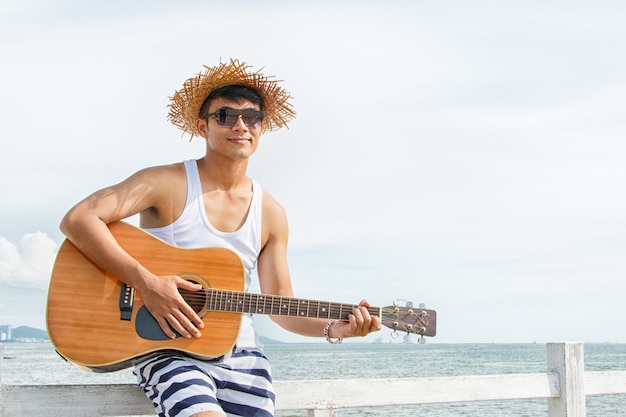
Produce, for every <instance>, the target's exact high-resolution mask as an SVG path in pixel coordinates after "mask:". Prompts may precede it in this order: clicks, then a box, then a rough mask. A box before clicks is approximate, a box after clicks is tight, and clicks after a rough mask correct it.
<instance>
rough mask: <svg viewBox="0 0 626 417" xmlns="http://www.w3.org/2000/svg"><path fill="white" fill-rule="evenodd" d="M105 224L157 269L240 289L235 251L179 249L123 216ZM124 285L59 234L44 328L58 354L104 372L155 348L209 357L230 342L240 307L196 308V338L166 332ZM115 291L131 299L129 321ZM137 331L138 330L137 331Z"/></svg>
mask: <svg viewBox="0 0 626 417" xmlns="http://www.w3.org/2000/svg"><path fill="white" fill-rule="evenodd" d="M109 228H110V229H111V232H112V233H113V235H114V236H115V238H116V239H117V241H118V243H119V244H120V245H121V246H122V247H123V248H124V249H125V250H126V251H127V252H128V253H129V254H130V255H131V256H133V257H134V258H135V259H137V260H138V261H139V262H140V263H141V264H142V265H144V266H145V267H146V268H147V269H148V270H150V271H152V272H153V273H155V274H156V275H181V276H183V277H186V274H190V273H192V274H193V275H192V276H193V277H194V278H197V279H195V280H196V281H199V282H200V283H201V284H203V286H204V287H205V288H219V289H224V290H232V291H243V290H244V282H245V271H244V267H243V265H242V262H241V260H240V259H239V257H238V256H237V254H235V253H234V252H232V251H230V250H228V249H223V248H200V249H183V248H178V247H175V246H172V245H169V244H167V243H165V242H163V241H161V240H159V239H156V238H154V237H152V236H151V235H149V234H148V233H147V232H145V231H143V230H141V229H138V228H136V227H134V226H131V225H129V224H127V223H124V222H116V223H113V224H111V225H109ZM129 291H130V289H129ZM129 291H126V292H125V291H124V287H123V284H122V283H121V282H120V281H119V280H118V279H117V278H115V277H114V276H111V275H110V274H108V273H107V272H105V271H104V270H102V269H101V268H99V267H98V266H96V265H95V264H93V263H92V262H91V261H90V260H89V259H88V258H86V257H85V256H84V255H83V254H82V253H81V252H80V251H79V250H78V249H77V248H76V247H75V246H74V245H73V244H72V243H71V242H70V241H69V240H65V241H64V242H63V244H62V245H61V248H60V249H59V253H58V255H57V259H56V262H55V266H54V269H53V272H52V277H51V281H50V289H49V293H48V305H47V328H48V334H49V337H50V340H51V342H52V344H53V345H54V347H55V349H56V350H57V351H58V352H59V354H60V355H61V356H63V357H64V358H66V359H68V360H69V361H71V362H72V363H74V364H76V365H78V366H80V367H83V368H87V369H88V370H92V371H96V372H110V371H114V370H119V369H123V368H126V367H128V366H130V365H131V361H132V360H133V359H135V358H138V357H141V356H145V355H147V354H150V353H152V352H156V351H160V350H169V349H173V350H177V351H182V352H186V353H190V354H194V355H200V356H207V357H216V356H221V355H223V354H225V353H226V352H228V351H230V350H231V349H232V347H233V345H234V344H235V341H236V339H237V336H238V334H239V328H240V324H241V313H239V312H230V311H202V312H201V313H202V314H200V312H199V311H197V310H196V311H197V312H198V313H199V314H200V316H201V317H202V319H203V321H204V325H205V327H204V329H203V331H202V337H201V338H199V339H195V338H192V339H185V338H183V337H177V338H176V339H168V338H165V337H164V335H163V333H162V331H160V329H159V328H158V325H157V324H156V321H154V319H153V318H152V316H150V315H149V314H147V309H146V308H145V307H144V306H143V303H142V300H141V295H140V294H138V293H134V297H133V294H132V293H130V292H129ZM120 296H122V298H124V297H126V296H128V297H130V298H131V300H130V301H133V305H132V312H131V311H129V312H128V313H129V317H128V318H129V319H130V320H123V319H121V311H120ZM194 309H195V308H194ZM138 316H139V317H138ZM150 320H153V322H151V321H150ZM142 332H143V333H145V334H143V335H140V333H142ZM146 335H147V336H146Z"/></svg>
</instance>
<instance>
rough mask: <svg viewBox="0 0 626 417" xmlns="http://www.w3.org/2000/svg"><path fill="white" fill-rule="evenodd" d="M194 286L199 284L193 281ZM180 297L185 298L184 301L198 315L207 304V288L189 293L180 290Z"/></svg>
mask: <svg viewBox="0 0 626 417" xmlns="http://www.w3.org/2000/svg"><path fill="white" fill-rule="evenodd" d="M191 282H193V283H194V284H198V282H196V281H191ZM178 292H180V295H182V296H183V299H184V300H185V301H186V302H187V304H189V306H191V308H192V309H193V311H195V312H196V313H200V312H201V311H202V310H203V309H204V306H205V304H206V298H207V292H206V289H205V288H202V289H201V290H199V291H188V290H183V289H179V290H178Z"/></svg>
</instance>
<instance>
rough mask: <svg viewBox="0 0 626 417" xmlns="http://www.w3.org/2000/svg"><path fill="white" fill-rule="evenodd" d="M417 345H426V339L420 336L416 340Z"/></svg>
mask: <svg viewBox="0 0 626 417" xmlns="http://www.w3.org/2000/svg"><path fill="white" fill-rule="evenodd" d="M417 343H419V344H420V345H423V344H424V343H426V338H425V337H424V336H420V337H419V338H418V339H417Z"/></svg>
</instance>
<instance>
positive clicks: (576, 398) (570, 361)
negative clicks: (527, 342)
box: [548, 342, 587, 417]
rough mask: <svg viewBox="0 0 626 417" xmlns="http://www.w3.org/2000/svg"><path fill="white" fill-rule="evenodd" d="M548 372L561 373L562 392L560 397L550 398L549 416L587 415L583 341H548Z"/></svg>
mask: <svg viewBox="0 0 626 417" xmlns="http://www.w3.org/2000/svg"><path fill="white" fill-rule="evenodd" d="M548 372H553V373H555V374H558V375H559V385H560V393H561V395H560V396H559V397H556V398H549V399H548V416H549V417H586V416H587V408H586V401H585V400H586V397H585V363H584V356H583V345H582V343H580V342H565V343H548Z"/></svg>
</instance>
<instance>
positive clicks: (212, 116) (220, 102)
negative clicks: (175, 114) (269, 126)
mask: <svg viewBox="0 0 626 417" xmlns="http://www.w3.org/2000/svg"><path fill="white" fill-rule="evenodd" d="M258 111H259V106H258V105H256V104H253V103H251V102H249V101H248V100H240V101H233V100H229V99H225V98H223V97H217V98H215V99H213V101H212V102H211V105H210V106H209V110H208V112H207V114H208V115H209V117H208V118H207V119H204V120H203V119H198V121H197V127H198V131H199V132H200V135H201V136H202V137H204V138H205V139H206V141H207V152H209V151H211V152H219V153H221V154H223V155H224V156H228V157H230V158H235V159H245V158H248V157H250V155H252V154H253V153H254V151H256V148H257V146H258V142H259V137H260V136H261V131H262V122H260V121H259V120H258V119H259V117H261V119H262V116H260V115H259V113H257V112H258ZM257 121H258V123H257ZM233 123H234V124H233Z"/></svg>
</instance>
